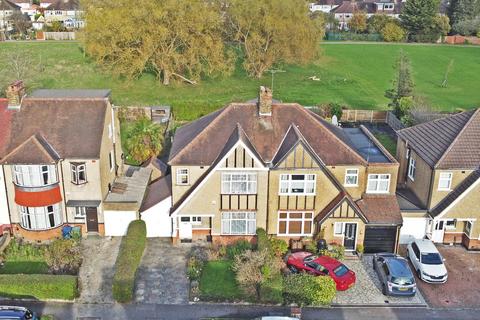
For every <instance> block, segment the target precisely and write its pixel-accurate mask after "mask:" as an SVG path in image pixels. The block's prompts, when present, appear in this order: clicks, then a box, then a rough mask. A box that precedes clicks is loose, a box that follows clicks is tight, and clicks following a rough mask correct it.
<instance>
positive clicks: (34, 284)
mask: <svg viewBox="0 0 480 320" xmlns="http://www.w3.org/2000/svg"><path fill="white" fill-rule="evenodd" d="M77 295H78V289H77V277H76V276H65V275H49V274H15V275H13V274H11V275H0V296H1V297H7V298H14V299H20V298H30V299H38V300H46V299H59V300H73V299H75V298H76V297H77Z"/></svg>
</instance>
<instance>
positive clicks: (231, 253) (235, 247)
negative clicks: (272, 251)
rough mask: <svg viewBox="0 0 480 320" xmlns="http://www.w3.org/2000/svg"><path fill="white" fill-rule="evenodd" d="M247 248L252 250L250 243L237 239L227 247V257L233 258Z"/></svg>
mask: <svg viewBox="0 0 480 320" xmlns="http://www.w3.org/2000/svg"><path fill="white" fill-rule="evenodd" d="M247 250H252V244H251V243H250V242H248V241H247V240H239V241H237V242H235V243H234V244H232V245H229V246H228V247H227V257H228V259H230V260H233V259H235V257H236V256H238V255H239V254H242V253H243V252H245V251H247Z"/></svg>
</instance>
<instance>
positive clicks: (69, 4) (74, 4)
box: [47, 0, 80, 11]
mask: <svg viewBox="0 0 480 320" xmlns="http://www.w3.org/2000/svg"><path fill="white" fill-rule="evenodd" d="M79 9H80V2H79V1H78V0H57V1H53V2H52V4H51V5H49V6H48V7H47V10H63V11H74V10H79Z"/></svg>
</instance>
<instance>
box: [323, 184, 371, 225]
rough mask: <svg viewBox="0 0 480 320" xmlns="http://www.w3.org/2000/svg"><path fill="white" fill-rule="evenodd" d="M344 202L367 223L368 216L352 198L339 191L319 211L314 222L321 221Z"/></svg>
mask: <svg viewBox="0 0 480 320" xmlns="http://www.w3.org/2000/svg"><path fill="white" fill-rule="evenodd" d="M344 202H347V204H348V205H349V206H350V207H351V208H352V209H353V210H354V211H355V213H356V214H357V216H358V217H359V218H360V219H361V220H362V221H363V222H365V223H368V222H369V221H368V218H367V217H366V216H365V215H364V214H363V212H362V211H361V210H360V208H359V207H358V206H357V204H356V203H355V202H354V201H353V200H352V198H351V197H350V196H349V195H348V194H347V193H346V192H345V191H341V192H340V193H339V194H338V195H337V196H336V197H335V198H333V200H332V201H330V203H329V204H327V206H326V207H325V208H324V209H323V210H322V211H320V213H319V214H318V215H317V216H316V217H315V222H316V223H322V222H323V221H324V220H325V219H327V218H328V217H329V216H330V215H331V214H332V213H333V212H334V211H335V210H336V209H337V208H338V207H339V206H341V205H342V204H343V203H344Z"/></svg>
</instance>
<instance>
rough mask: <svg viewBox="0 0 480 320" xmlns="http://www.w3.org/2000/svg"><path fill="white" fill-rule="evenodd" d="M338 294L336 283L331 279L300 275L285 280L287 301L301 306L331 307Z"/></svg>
mask: <svg viewBox="0 0 480 320" xmlns="http://www.w3.org/2000/svg"><path fill="white" fill-rule="evenodd" d="M336 292H337V290H336V285H335V281H333V279H332V278H330V277H321V276H320V277H315V276H311V275H308V274H305V273H300V274H293V275H290V276H287V277H286V278H285V280H284V295H285V299H286V301H287V302H288V303H296V304H298V305H300V306H320V305H329V304H330V303H332V300H333V298H335V294H336Z"/></svg>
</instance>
